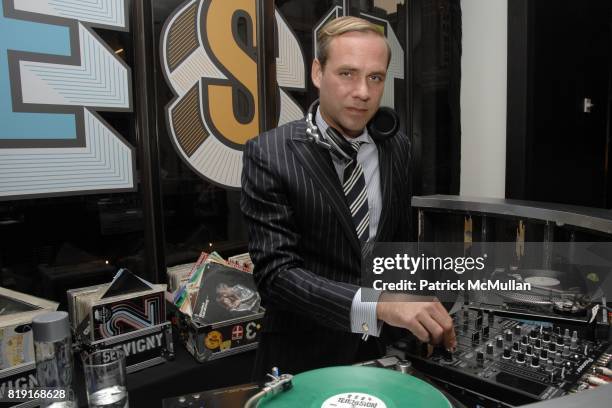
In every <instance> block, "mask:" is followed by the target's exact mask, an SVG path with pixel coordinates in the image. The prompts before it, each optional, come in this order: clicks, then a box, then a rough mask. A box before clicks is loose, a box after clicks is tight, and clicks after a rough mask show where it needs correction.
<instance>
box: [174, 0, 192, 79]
mask: <svg viewBox="0 0 612 408" xmlns="http://www.w3.org/2000/svg"><path fill="white" fill-rule="evenodd" d="M197 11H198V4H197V3H196V2H195V1H194V2H192V3H191V4H190V5H189V6H187V7H186V8H185V9H184V10H183V11H181V12H180V13H178V14H177V17H176V20H175V21H174V24H172V27H171V28H170V30H169V31H168V67H170V71H174V70H175V69H176V67H177V66H178V65H179V64H180V63H181V62H183V60H184V59H185V58H186V57H187V56H189V55H190V54H191V53H192V52H194V51H195V50H196V48H198V46H199V42H198V31H197V28H198V23H197V21H196V18H197Z"/></svg>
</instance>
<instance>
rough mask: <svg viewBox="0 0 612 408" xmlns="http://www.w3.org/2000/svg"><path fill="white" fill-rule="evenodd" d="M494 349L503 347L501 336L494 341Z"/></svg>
mask: <svg viewBox="0 0 612 408" xmlns="http://www.w3.org/2000/svg"><path fill="white" fill-rule="evenodd" d="M495 347H497V348H502V347H504V339H503V338H502V336H497V338H496V339H495Z"/></svg>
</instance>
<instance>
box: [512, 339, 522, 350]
mask: <svg viewBox="0 0 612 408" xmlns="http://www.w3.org/2000/svg"><path fill="white" fill-rule="evenodd" d="M520 349H521V347H520V346H519V343H518V341H515V342H514V344H513V345H512V350H514V351H519V350H520Z"/></svg>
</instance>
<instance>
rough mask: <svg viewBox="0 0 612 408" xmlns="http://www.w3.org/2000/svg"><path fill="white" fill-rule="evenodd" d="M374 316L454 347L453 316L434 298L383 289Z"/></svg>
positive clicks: (421, 338)
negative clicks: (384, 290) (383, 291)
mask: <svg viewBox="0 0 612 408" xmlns="http://www.w3.org/2000/svg"><path fill="white" fill-rule="evenodd" d="M376 316H377V317H378V319H380V320H382V321H384V322H386V323H387V324H390V325H391V326H395V327H403V328H405V329H408V330H410V331H411V332H412V333H413V334H414V335H415V336H416V337H417V338H418V339H419V340H421V341H423V342H426V343H431V344H443V345H444V347H445V348H446V349H455V348H456V347H457V338H456V335H455V329H454V327H453V320H452V319H451V317H450V316H449V315H448V313H447V312H446V309H444V306H442V304H441V303H440V302H439V301H438V300H437V299H433V300H432V298H429V297H424V296H412V295H406V294H393V293H383V294H382V295H381V296H380V299H379V300H378V304H377V305H376Z"/></svg>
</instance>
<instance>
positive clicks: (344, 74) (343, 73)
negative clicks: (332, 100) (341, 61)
mask: <svg viewBox="0 0 612 408" xmlns="http://www.w3.org/2000/svg"><path fill="white" fill-rule="evenodd" d="M340 76H345V77H350V76H351V72H350V71H341V72H340Z"/></svg>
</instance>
